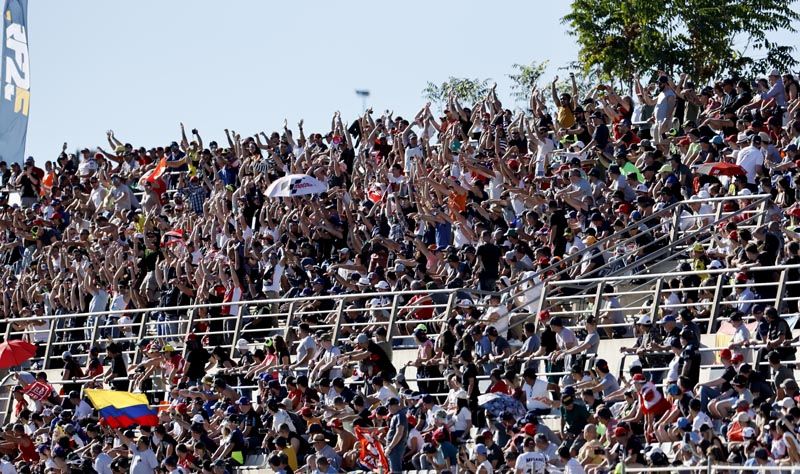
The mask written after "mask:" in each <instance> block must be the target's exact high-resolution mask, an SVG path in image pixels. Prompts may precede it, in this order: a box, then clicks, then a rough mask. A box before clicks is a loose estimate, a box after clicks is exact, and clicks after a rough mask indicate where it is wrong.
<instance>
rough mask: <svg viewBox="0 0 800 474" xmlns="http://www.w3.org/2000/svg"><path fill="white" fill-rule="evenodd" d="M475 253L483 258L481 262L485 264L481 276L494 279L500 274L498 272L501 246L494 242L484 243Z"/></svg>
mask: <svg viewBox="0 0 800 474" xmlns="http://www.w3.org/2000/svg"><path fill="white" fill-rule="evenodd" d="M475 255H476V256H477V257H478V258H480V259H481V264H482V265H483V270H482V271H481V273H480V275H479V276H480V278H485V279H492V278H497V277H498V276H499V275H500V273H499V272H498V265H499V264H500V247H498V246H497V245H495V244H492V243H484V244H481V245H479V246H478V249H477V250H476V251H475Z"/></svg>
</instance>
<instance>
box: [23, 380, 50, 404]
mask: <svg viewBox="0 0 800 474" xmlns="http://www.w3.org/2000/svg"><path fill="white" fill-rule="evenodd" d="M22 393H24V394H25V395H27V396H29V397H31V398H32V399H33V400H36V401H42V400H44V399H46V398H47V397H49V396H50V386H49V385H47V384H46V383H42V382H35V383H32V384H30V385H28V386H26V387H25V388H24V389H23V390H22Z"/></svg>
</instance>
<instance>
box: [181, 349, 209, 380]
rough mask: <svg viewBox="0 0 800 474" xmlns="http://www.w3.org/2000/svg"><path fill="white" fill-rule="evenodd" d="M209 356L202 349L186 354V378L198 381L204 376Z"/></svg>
mask: <svg viewBox="0 0 800 474" xmlns="http://www.w3.org/2000/svg"><path fill="white" fill-rule="evenodd" d="M210 358H211V354H209V353H208V351H207V350H205V349H203V348H202V347H198V348H196V349H192V350H191V351H189V353H188V354H186V376H187V377H189V380H200V379H201V378H203V376H205V375H206V364H208V360H209V359H210Z"/></svg>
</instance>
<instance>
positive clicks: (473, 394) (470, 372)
mask: <svg viewBox="0 0 800 474" xmlns="http://www.w3.org/2000/svg"><path fill="white" fill-rule="evenodd" d="M462 370H463V373H462V375H461V384H462V386H463V387H464V388H465V389H466V390H467V394H468V395H469V398H470V400H477V399H478V395H479V394H480V389H479V388H478V380H477V377H478V367H477V366H476V365H475V363H474V362H470V363H469V364H467V365H465V366H464V367H462ZM471 379H475V383H474V384H473V386H472V390H470V385H469V383H470V382H469V381H470V380H471Z"/></svg>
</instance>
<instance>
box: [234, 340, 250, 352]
mask: <svg viewBox="0 0 800 474" xmlns="http://www.w3.org/2000/svg"><path fill="white" fill-rule="evenodd" d="M236 348H237V349H242V350H244V349H249V348H250V343H249V342H248V341H247V339H239V340H238V341H236Z"/></svg>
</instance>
